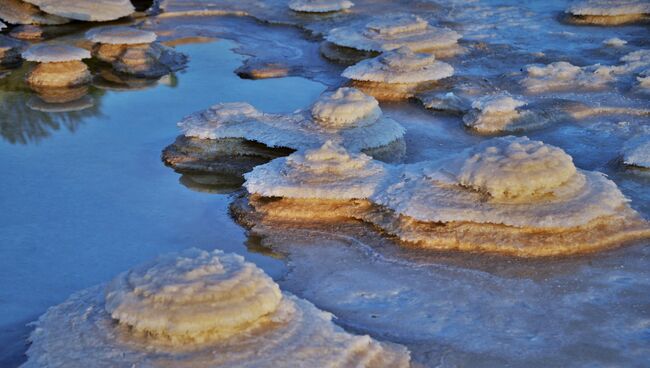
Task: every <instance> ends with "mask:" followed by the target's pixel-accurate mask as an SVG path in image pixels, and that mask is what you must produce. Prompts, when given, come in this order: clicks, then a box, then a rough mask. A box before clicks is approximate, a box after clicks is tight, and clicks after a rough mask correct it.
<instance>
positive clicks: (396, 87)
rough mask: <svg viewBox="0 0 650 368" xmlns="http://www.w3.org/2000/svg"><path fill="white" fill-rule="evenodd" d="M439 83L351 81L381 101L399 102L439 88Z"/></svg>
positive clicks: (353, 84) (355, 86) (356, 86)
mask: <svg viewBox="0 0 650 368" xmlns="http://www.w3.org/2000/svg"><path fill="white" fill-rule="evenodd" d="M438 85H439V83H437V82H426V83H384V82H369V81H358V80H352V81H350V86H352V87H354V88H357V89H359V90H361V91H363V92H364V93H365V94H367V95H370V96H372V97H374V98H376V99H378V100H380V101H399V100H405V99H408V98H411V97H414V96H415V95H416V94H418V93H423V92H426V91H428V90H431V89H433V88H435V87H436V86H438Z"/></svg>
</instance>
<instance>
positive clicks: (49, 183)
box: [0, 7, 650, 367]
mask: <svg viewBox="0 0 650 368" xmlns="http://www.w3.org/2000/svg"><path fill="white" fill-rule="evenodd" d="M542 8H544V7H542ZM542 10H545V8H544V9H542ZM462 15H463V16H466V14H464V13H463V14H462ZM206 19H207V18H206ZM179 22H182V20H179ZM201 22H208V21H206V20H199V18H197V20H196V23H195V24H194V26H196V27H198V26H199V25H200V23H201ZM223 22H224V24H230V26H231V27H232V25H233V24H239V23H238V22H240V23H241V24H243V26H242V28H241V29H240V30H239V31H238V32H234V33H232V34H230V35H231V36H232V38H234V39H236V40H237V41H238V42H239V43H236V42H234V41H229V40H224V39H218V40H215V41H213V42H209V43H199V44H187V45H181V46H178V47H177V49H178V50H179V51H182V52H184V53H186V54H188V55H189V56H190V63H189V65H188V67H187V69H186V70H185V71H182V72H179V73H177V74H176V75H175V76H174V77H173V78H166V79H165V80H163V81H161V82H160V83H158V84H157V85H151V86H148V87H147V88H145V89H138V90H123V91H115V90H102V89H99V88H95V87H91V91H90V94H89V96H90V97H91V98H92V99H93V100H94V106H93V107H91V108H89V109H86V110H83V111H80V112H68V113H46V112H38V111H34V110H31V109H29V108H28V107H27V103H28V101H29V100H30V98H32V96H31V93H30V92H28V91H26V90H25V89H24V87H20V86H18V87H17V86H16V85H17V84H20V83H17V82H16V80H19V79H20V77H21V76H20V73H24V70H18V71H14V72H12V73H13V74H14V75H10V76H9V77H5V78H4V79H0V107H1V108H2V109H1V110H0V133H1V137H0V173H1V177H0V209H1V211H0V366H2V367H14V366H18V365H20V364H21V363H22V362H23V361H24V359H25V357H24V355H23V354H24V352H25V350H26V348H27V342H26V337H27V336H28V335H29V333H30V330H31V327H30V326H29V325H28V323H29V322H30V321H33V320H35V319H36V318H37V317H38V316H39V315H40V314H42V313H43V312H44V311H45V310H46V309H47V308H48V307H49V306H52V305H56V304H58V303H60V302H62V301H64V300H65V299H66V298H67V297H68V296H69V295H70V294H71V293H73V292H75V291H77V290H80V289H83V288H86V287H89V286H92V285H95V284H98V283H101V282H105V281H108V280H110V279H111V278H112V277H113V276H115V275H116V274H118V273H120V272H122V271H124V270H127V269H129V268H130V267H132V266H134V265H136V264H138V263H141V262H143V261H146V260H150V259H152V258H153V257H155V256H156V255H159V254H162V253H167V252H171V251H178V250H180V249H184V248H189V247H198V248H203V249H215V248H218V249H223V250H225V251H228V252H237V253H239V254H242V255H244V256H245V257H246V258H247V259H249V260H251V261H253V262H255V263H256V264H258V265H259V266H261V267H262V268H263V269H264V270H265V271H266V272H268V273H269V274H270V275H271V276H273V277H274V278H275V279H276V280H277V281H278V282H279V283H280V285H281V286H282V287H283V288H284V289H286V290H288V291H290V292H293V293H295V294H297V295H299V296H301V297H304V298H306V299H308V300H310V301H311V302H313V303H314V304H316V305H317V306H318V307H319V308H321V309H324V310H327V311H330V312H332V313H334V314H335V315H336V316H337V317H338V318H337V320H336V322H337V323H339V324H340V325H342V326H343V327H344V328H346V329H349V330H351V331H354V332H359V333H368V334H371V335H373V336H374V337H377V338H378V339H384V340H390V341H394V342H398V343H402V344H405V345H407V346H408V347H409V348H410V349H411V351H412V356H413V360H414V361H416V362H418V363H421V364H423V365H424V366H440V367H452V366H494V367H502V366H527V367H535V366H627V367H633V366H638V367H642V366H645V365H647V362H648V361H650V250H649V249H648V247H647V245H648V243H647V242H642V243H637V244H630V245H627V246H625V247H622V248H619V249H615V250H611V251H606V252H601V253H598V254H594V255H586V256H576V257H568V258H562V259H542V260H521V259H514V258H507V257H499V256H486V255H480V254H459V253H440V252H424V251H418V250H414V249H405V248H400V247H398V246H397V245H396V244H394V242H393V241H392V240H391V239H387V238H384V237H382V236H381V235H379V234H377V233H376V232H375V231H372V229H369V228H367V227H365V226H363V225H360V224H354V223H350V224H341V225H340V226H338V227H336V228H327V227H324V228H322V229H309V230H305V229H303V230H301V229H293V230H284V229H278V231H277V234H271V235H269V236H268V237H267V238H265V239H260V238H258V237H256V236H248V235H247V233H246V232H245V230H244V229H243V228H242V227H240V226H239V225H238V224H236V223H235V222H234V221H233V219H231V217H230V215H229V212H228V206H229V204H230V203H231V201H232V199H233V198H232V194H218V193H214V192H206V191H204V190H202V188H197V187H192V186H191V185H190V186H188V185H187V182H181V180H180V175H179V174H177V173H175V172H174V171H173V170H172V169H170V168H168V167H165V165H164V164H163V163H162V162H161V160H160V154H161V151H162V149H163V148H164V147H165V146H167V145H168V144H170V143H172V142H173V141H174V139H175V137H176V136H177V135H178V134H179V130H178V128H177V127H176V122H177V121H179V120H180V119H181V118H182V117H183V116H185V115H187V114H189V113H192V112H194V111H197V110H201V109H204V108H206V107H208V106H210V105H212V104H214V103H217V102H234V101H246V102H249V103H251V104H252V105H254V106H255V107H257V108H258V109H260V110H262V111H266V112H291V111H294V110H296V109H301V108H306V107H308V106H309V105H310V104H311V103H312V102H313V101H314V100H315V99H316V97H317V96H318V95H319V94H320V93H321V92H322V91H324V90H326V89H327V88H328V86H326V85H325V84H322V83H320V82H316V81H312V80H309V79H305V78H300V77H287V78H278V79H267V80H255V81H252V80H245V79H241V78H239V77H238V76H237V75H236V74H235V73H234V70H236V69H237V68H238V67H240V66H241V65H242V62H244V60H245V58H244V57H243V56H241V55H239V54H237V53H235V52H234V51H233V49H238V50H239V51H240V53H241V52H242V50H244V51H246V50H249V52H248V53H250V50H251V49H254V48H255V47H256V46H257V47H258V46H259V45H260V44H261V43H260V40H259V39H258V38H259V37H261V38H264V37H269V38H272V37H277V39H278V45H280V46H282V45H287V39H290V37H298V36H299V34H298V32H296V31H292V30H282V29H281V30H279V31H277V32H276V33H273V32H271V33H272V34H269V35H265V36H256V35H255V32H248V34H247V32H246V31H245V30H246V29H248V30H250V29H255V30H258V28H260V27H261V26H259V25H253V24H252V23H254V22H252V21H250V20H248V19H237V18H229V17H228V18H223ZM204 26H205V27H208V26H209V25H204ZM560 28H561V27H560ZM555 31H556V30H554V32H555ZM560 31H561V29H560V30H557V32H560ZM588 32H589V30H588V29H585V28H582V29H580V30H579V31H576V34H578V36H576V37H580V36H579V35H583V34H586V33H588ZM597 32H600V33H598V37H599V39H601V38H605V37H607V36H609V35H610V33H611V36H615V35H620V34H621V32H622V33H625V32H626V31H625V30H624V31H616V30H607V29H605V30H603V29H601V28H599V29H598V31H597ZM617 32H618V33H617ZM629 32H631V33H632V34H633V35H638V34H639V30H638V29H636V28H632V29H631V30H629ZM223 33H227V32H223ZM211 36H212V35H211ZM256 37H258V38H256ZM519 37H520V35H518V38H517V39H516V42H517V43H521V42H522V40H521V39H520V38H519ZM540 38H541V36H540V35H539V34H538V35H537V36H536V37H535V38H534V42H535V43H540V42H542V41H540ZM296 42H299V43H301V44H302V46H301V47H302V48H301V50H302V51H305V52H308V54H306V55H305V56H304V57H305V58H306V59H307V60H318V62H319V63H322V65H327V63H326V62H324V61H323V60H322V59H319V58H318V56H317V46H314V45H317V44H316V43H314V44H313V45H312V44H311V42H308V41H305V40H304V39H300V40H298V39H296ZM587 49H588V48H587ZM258 51H259V50H258ZM564 51H566V52H567V53H569V54H571V53H575V54H574V56H575V57H576V58H580V57H581V56H582V55H583V54H584V53H585V51H584V50H571V49H566V50H564ZM260 52H261V53H263V51H260ZM589 52H590V51H589ZM587 53H588V52H587ZM280 55H282V53H280ZM598 57H601V58H602V60H603V61H611V60H616V57H618V56H616V57H614V56H613V55H607V54H603V55H600V54H599V56H598ZM497 58H498V57H497ZM452 64H453V62H452ZM455 66H456V65H455ZM323 68H325V69H324V70H320V71H318V72H317V73H315V74H316V76H314V78H312V79H314V80H320V81H322V82H324V83H329V84H330V85H333V84H335V83H336V81H337V74H335V72H336V70H338V69H337V68H336V67H332V68H333V70H328V69H327V68H329V67H323ZM459 69H460V70H462V71H464V72H466V73H469V74H474V75H477V74H478V75H480V74H481V73H486V76H487V75H488V74H490V75H491V76H493V73H494V70H490V68H489V67H488V66H486V67H485V69H482V68H480V67H477V66H476V65H471V63H470V65H466V66H463V67H460V68H459ZM339 72H340V70H339ZM305 74H310V72H306V73H305ZM382 109H383V110H384V113H385V114H387V115H389V116H391V117H393V118H394V119H395V120H397V121H399V122H400V123H401V124H402V125H404V126H405V127H406V128H407V134H406V147H407V155H406V158H405V161H406V162H418V161H422V160H427V159H433V158H438V157H442V156H444V155H449V154H451V153H454V152H457V151H458V150H460V149H463V148H465V147H468V146H471V145H473V144H476V143H478V142H480V141H482V140H484V139H486V137H481V136H478V135H475V134H472V133H470V132H468V131H467V130H466V129H464V128H463V127H462V124H461V123H460V118H459V117H458V116H453V115H448V114H442V113H437V112H433V111H428V110H426V109H424V108H422V107H421V106H420V105H419V104H417V103H414V102H403V103H385V104H382ZM647 125H648V119H647V118H634V119H632V120H630V119H625V118H623V117H619V116H608V117H596V118H589V119H586V120H583V121H580V122H571V123H566V124H562V123H559V124H554V125H552V126H547V127H544V128H542V129H537V130H533V131H529V132H526V133H521V135H524V134H525V135H527V136H529V137H530V138H531V139H538V140H543V141H544V142H546V143H550V144H553V145H556V146H559V147H561V148H562V149H564V150H565V151H566V152H568V153H569V154H571V155H572V157H573V159H574V162H575V163H576V165H577V166H578V167H580V168H582V169H587V170H599V171H603V172H605V173H606V174H608V175H609V176H610V178H611V179H612V180H614V181H615V182H616V183H617V185H618V186H619V187H620V188H621V190H622V191H623V192H624V194H626V195H627V196H628V197H629V198H630V199H631V205H632V207H633V208H635V209H636V210H637V211H639V212H640V213H641V214H642V215H643V216H644V217H645V218H650V190H648V188H649V186H650V174H648V173H647V172H643V171H638V170H637V171H635V170H623V169H621V167H620V165H618V164H617V159H618V155H619V151H620V149H621V147H622V145H623V143H624V142H625V140H626V139H628V138H629V137H630V136H631V135H634V134H635V132H636V131H643V129H647ZM184 183H185V184H184Z"/></svg>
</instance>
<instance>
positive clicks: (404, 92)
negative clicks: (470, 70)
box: [342, 46, 454, 100]
mask: <svg viewBox="0 0 650 368" xmlns="http://www.w3.org/2000/svg"><path fill="white" fill-rule="evenodd" d="M453 74H454V68H453V67H452V66H451V65H449V64H447V63H445V62H442V61H437V60H436V57H435V55H433V54H418V53H414V52H413V51H412V50H411V49H410V48H408V47H405V46H403V47H400V48H398V49H395V50H392V51H387V52H385V53H383V54H381V55H379V56H377V57H375V58H372V59H367V60H362V61H360V62H359V63H357V64H356V65H353V66H350V67H348V68H347V69H345V70H344V71H343V74H342V76H344V77H345V78H348V79H350V80H352V85H353V86H354V87H356V88H358V89H360V90H362V91H364V92H365V93H367V94H369V95H371V96H374V97H375V98H377V99H380V100H400V99H406V98H409V97H412V96H414V95H415V94H416V93H418V92H421V91H424V90H426V89H429V88H431V87H433V86H434V85H435V84H436V82H438V81H439V80H441V79H444V78H447V77H451V76H452V75H453Z"/></svg>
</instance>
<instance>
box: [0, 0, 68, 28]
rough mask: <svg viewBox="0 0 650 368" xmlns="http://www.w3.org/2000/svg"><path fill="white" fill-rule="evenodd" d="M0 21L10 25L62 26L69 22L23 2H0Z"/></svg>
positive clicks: (15, 0) (7, 0) (13, 0)
mask: <svg viewBox="0 0 650 368" xmlns="http://www.w3.org/2000/svg"><path fill="white" fill-rule="evenodd" d="M0 19H2V20H4V21H5V22H7V23H10V24H43V25H45V24H49V25H56V24H64V23H68V22H69V20H68V19H65V18H61V17H57V16H56V15H51V14H46V13H43V12H42V11H41V10H40V9H39V8H37V7H35V6H34V5H32V4H29V3H27V2H24V1H23V0H2V6H0Z"/></svg>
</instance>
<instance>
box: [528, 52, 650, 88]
mask: <svg viewBox="0 0 650 368" xmlns="http://www.w3.org/2000/svg"><path fill="white" fill-rule="evenodd" d="M648 66H650V50H645V49H644V50H637V51H633V52H630V53H629V54H627V55H624V56H623V57H621V58H620V63H619V64H617V65H600V64H596V65H588V66H584V67H579V66H575V65H573V64H571V63H569V62H566V61H558V62H554V63H551V64H548V65H528V66H527V67H526V72H527V75H526V77H525V78H524V79H523V80H522V84H523V86H524V87H526V89H527V90H528V91H529V92H531V93H540V92H549V91H562V90H575V89H576V88H577V89H579V90H586V91H589V90H602V89H604V88H605V87H606V86H607V85H608V84H609V83H611V82H614V81H616V80H617V79H618V78H620V77H623V76H629V75H630V74H632V73H635V72H638V71H640V70H642V69H643V68H647V67H648Z"/></svg>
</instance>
